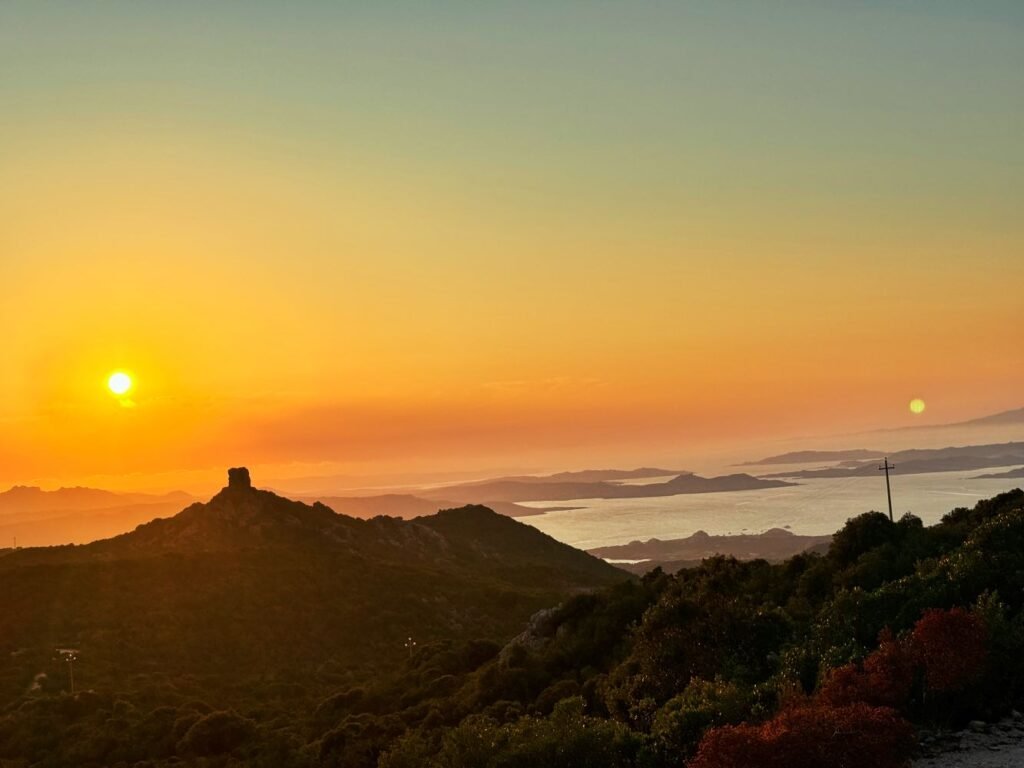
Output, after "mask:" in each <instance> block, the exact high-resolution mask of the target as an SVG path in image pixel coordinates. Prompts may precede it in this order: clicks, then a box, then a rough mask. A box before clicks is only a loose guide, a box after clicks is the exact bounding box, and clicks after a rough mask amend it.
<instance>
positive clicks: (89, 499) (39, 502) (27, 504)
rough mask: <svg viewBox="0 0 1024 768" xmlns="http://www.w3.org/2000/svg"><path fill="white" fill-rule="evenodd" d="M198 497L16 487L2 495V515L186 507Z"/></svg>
mask: <svg viewBox="0 0 1024 768" xmlns="http://www.w3.org/2000/svg"><path fill="white" fill-rule="evenodd" d="M194 500H195V499H194V497H193V496H190V495H189V494H187V493H183V492H181V491H175V492H173V493H165V494H159V495H157V494H150V493H114V492H113V491H102V490H99V489H96V488H58V489H57V490H55V491H44V490H43V489H41V488H37V487H35V486H28V485H16V486H14V487H13V488H11V489H10V490H9V491H3V492H2V493H0V515H4V514H7V513H12V512H16V513H35V512H49V511H59V512H84V511H86V510H90V509H110V508H112V507H117V506H128V505H131V504H177V505H178V506H179V508H180V506H181V505H182V504H188V503H190V502H191V501H194Z"/></svg>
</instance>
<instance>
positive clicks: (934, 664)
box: [910, 608, 988, 692]
mask: <svg viewBox="0 0 1024 768" xmlns="http://www.w3.org/2000/svg"><path fill="white" fill-rule="evenodd" d="M910 644H911V647H912V648H913V651H914V655H915V656H916V658H917V659H918V662H919V663H920V665H921V666H922V668H923V669H924V680H925V684H926V685H927V687H928V689H929V690H932V691H939V692H952V691H958V690H961V689H963V688H964V687H966V686H967V685H969V684H970V683H972V682H973V681H975V680H977V679H978V678H979V677H980V676H981V674H982V672H983V671H984V669H985V660H986V658H987V656H988V631H987V630H986V628H985V622H984V621H983V620H982V619H981V617H980V616H978V615H977V614H976V613H971V612H970V611H965V610H964V609H963V608H953V609H951V610H949V611H942V610H930V611H925V613H924V615H923V616H922V617H921V619H920V620H919V621H918V622H917V623H916V624H915V625H914V631H913V632H912V633H911V635H910Z"/></svg>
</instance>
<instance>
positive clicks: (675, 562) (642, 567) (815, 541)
mask: <svg viewBox="0 0 1024 768" xmlns="http://www.w3.org/2000/svg"><path fill="white" fill-rule="evenodd" d="M831 543H832V535H831V534H830V535H828V536H798V535H797V534H794V533H791V532H790V531H787V530H785V529H783V528H771V529H769V530H767V531H765V532H764V533H756V534H739V535H730V536H711V535H709V534H708V533H706V532H704V531H697V532H696V533H694V534H693V535H691V536H687V537H685V538H681V539H668V540H662V539H648V540H647V541H633V542H630V543H629V544H621V545H617V546H611V547H597V548H596V549H591V550H588V551H589V552H590V554H592V555H596V556H598V557H602V558H607V559H609V560H613V561H615V560H639V561H641V562H637V563H629V562H621V563H616V564H617V565H619V567H620V568H625V569H627V570H629V571H632V572H633V573H637V574H644V573H647V572H648V571H650V570H651V569H653V568H656V567H660V568H661V569H662V570H664V571H666V572H668V573H675V572H676V571H678V570H679V569H680V568H689V567H692V566H695V565H699V564H700V562H701V561H702V560H704V559H705V558H708V557H714V556H715V555H726V556H728V557H735V558H737V559H738V560H758V559H764V560H768V561H770V562H778V561H781V560H785V559H787V558H790V557H792V556H793V555H798V554H800V553H801V552H807V551H814V552H825V551H827V550H828V546H829V544H831Z"/></svg>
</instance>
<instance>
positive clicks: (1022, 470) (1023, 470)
mask: <svg viewBox="0 0 1024 768" xmlns="http://www.w3.org/2000/svg"><path fill="white" fill-rule="evenodd" d="M1018 477H1024V467H1017V468H1016V469H1011V470H1007V471H1006V472H995V473H993V474H990V475H978V476H977V477H975V478H974V479H975V480H1003V479H1015V478H1018Z"/></svg>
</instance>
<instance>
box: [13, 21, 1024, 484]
mask: <svg viewBox="0 0 1024 768" xmlns="http://www.w3.org/2000/svg"><path fill="white" fill-rule="evenodd" d="M936 5H937V6H942V8H943V9H944V11H945V12H944V13H935V14H934V15H932V14H929V13H927V12H925V13H923V15H922V16H914V14H912V13H908V12H906V11H902V12H898V13H897V12H895V11H893V12H892V13H893V14H894V15H893V17H892V18H884V14H885V13H887V12H886V11H883V10H876V11H873V12H871V13H874V14H877V15H876V16H872V15H871V13H869V12H868V11H865V10H864V9H860V10H858V11H856V12H854V11H851V10H842V9H832V10H831V11H824V10H820V9H819V10H814V11H811V10H807V11H806V13H805V15H804V16H803V17H802V19H801V20H800V22H801V24H803V25H804V26H799V25H798V26H793V25H787V24H784V23H782V21H781V20H778V19H764V20H763V22H764V24H763V25H762V26H761V30H762V32H763V34H762V35H761V37H760V38H759V39H758V41H757V42H750V41H749V40H748V39H747V38H746V37H744V35H743V34H741V33H742V30H743V29H744V28H745V26H744V24H745V23H746V22H745V21H741V20H739V19H731V18H727V17H723V18H717V17H716V14H726V16H728V12H727V11H722V10H709V11H708V13H707V14H706V15H704V16H700V17H699V18H681V17H680V18H676V17H674V16H671V14H672V13H674V12H670V11H668V10H666V9H662V10H660V11H659V12H658V13H654V11H650V12H649V13H641V14H638V15H637V16H636V17H634V18H632V20H631V23H630V24H629V25H628V26H626V27H623V26H622V25H621V24H620V23H619V22H620V21H621V20H617V19H616V18H615V17H614V13H613V12H611V11H609V12H608V15H606V16H600V17H597V16H595V17H594V18H590V17H588V16H586V15H585V14H584V15H583V16H581V17H579V18H577V20H576V21H577V22H578V23H577V24H576V25H575V26H573V27H565V26H563V27H561V28H559V27H558V26H557V25H556V26H555V27H552V25H551V23H550V22H551V19H550V18H547V15H548V14H550V13H552V12H551V11H543V10H540V9H539V8H535V9H533V10H529V11H528V10H522V11H521V12H520V11H517V12H515V13H517V14H518V13H521V16H517V18H516V22H517V23H516V24H514V25H512V26H511V27H510V26H509V24H508V22H509V19H507V18H504V17H502V16H501V12H499V11H496V10H494V11H487V10H476V11H472V12H469V11H458V10H456V9H454V8H452V9H450V13H448V14H446V15H443V17H442V18H439V19H438V20H436V24H434V25H426V26H424V25H421V24H419V23H418V20H417V19H416V18H415V12H414V11H412V10H411V9H409V10H407V11H406V12H403V13H405V14H406V15H405V16H403V15H402V13H398V12H395V14H394V15H392V16H386V15H385V17H381V18H377V17H375V16H374V13H373V12H371V11H365V10H364V11H360V12H358V14H357V15H358V16H359V18H358V19H353V18H349V19H333V21H335V22H338V26H336V27H328V26H325V25H324V24H321V23H320V22H323V21H324V19H319V18H317V17H316V14H317V13H333V12H334V11H327V10H323V9H318V10H317V11H316V12H315V13H314V10H313V8H312V6H310V7H309V8H305V6H303V8H304V9H305V12H304V13H303V14H299V15H298V16H297V17H296V18H289V19H288V20H281V19H274V18H266V17H262V16H254V17H252V18H248V19H246V25H245V26H244V28H239V27H238V25H237V24H236V22H238V21H239V19H233V18H231V17H230V15H228V16H225V17H223V18H221V17H214V18H212V19H208V18H205V17H204V18H203V24H204V25H208V24H213V25H214V31H216V30H218V29H219V30H220V31H221V32H222V33H223V35H222V36H221V37H216V35H214V36H213V37H209V38H208V37H207V36H206V35H207V32H204V31H203V30H204V29H206V27H205V26H203V25H201V24H199V19H198V18H197V17H198V16H199V14H198V9H197V8H194V7H192V6H190V5H188V4H182V6H180V9H179V10H168V9H164V10H161V11H159V13H160V14H167V15H168V17H167V18H161V19H159V20H157V19H150V18H146V17H145V16H144V15H143V16H140V15H138V14H139V13H140V12H139V11H134V10H131V6H116V5H112V6H111V7H109V8H105V9H104V10H103V11H102V12H97V13H96V14H95V17H93V16H90V17H89V18H88V19H86V18H69V17H67V16H66V15H64V16H62V15H60V14H57V13H54V12H51V11H47V10H45V9H40V8H38V7H33V4H24V5H23V4H17V3H15V4H12V5H11V6H5V8H4V9H3V11H0V14H3V16H2V17H0V30H16V33H15V32H11V31H8V32H0V50H3V51H4V53H3V59H2V60H0V71H3V72H4V73H5V74H4V75H2V76H0V97H3V101H4V103H5V104H8V105H9V108H8V107H5V113H6V114H7V116H8V117H7V118H5V120H4V121H3V123H2V124H0V169H2V172H3V180H4V183H3V184H2V185H0V290H2V292H3V293H2V301H0V328H3V329H4V334H3V364H2V367H0V484H3V483H12V482H24V481H32V480H38V481H44V482H47V483H71V482H80V481H86V480H95V479H102V480H103V481H104V482H105V483H106V484H107V485H110V486H114V485H117V484H118V483H119V482H120V483H121V484H122V485H125V486H127V485H132V486H153V487H167V486H172V485H177V484H181V483H187V482H189V481H190V480H191V479H192V478H194V477H204V478H205V477H206V473H208V472H212V471H213V470H214V468H216V471H217V477H218V478H219V474H220V468H221V467H223V466H224V465H226V464H234V463H243V462H245V463H249V464H252V465H260V466H266V467H267V471H268V472H270V473H272V474H274V475H275V476H279V477H280V476H290V475H301V474H310V473H312V472H313V471H314V470H315V471H347V470H352V471H358V472H374V471H380V472H384V471H394V470H396V469H397V468H399V467H420V468H428V469H443V468H446V469H459V470H461V469H466V470H473V469H476V468H480V469H487V468H493V467H511V466H515V467H528V468H536V469H544V468H551V469H561V468H566V467H573V466H582V465H584V464H588V463H594V462H597V463H608V462H610V461H622V462H628V463H645V462H647V461H650V460H653V459H656V458H661V459H665V458H670V457H673V456H679V457H680V458H681V459H683V458H686V457H692V456H695V455H699V453H700V451H701V446H702V445H707V444H713V443H714V444H720V443H722V442H728V441H733V442H736V443H738V442H740V441H742V440H745V439H752V438H763V437H768V436H772V435H780V434H785V435H790V434H827V433H835V432H842V431H853V430H857V429H866V428H872V427H883V426H900V425H905V424H907V423H911V419H912V418H914V417H911V416H910V414H909V413H908V412H907V409H906V404H907V402H908V401H909V399H910V398H911V397H915V396H921V397H923V398H925V400H926V401H927V402H928V406H929V407H928V410H927V411H926V413H925V414H924V415H923V416H921V417H917V419H918V421H919V422H922V423H928V422H935V423H938V422H946V421H954V420H957V419H961V418H968V417H971V416H976V415H982V414H984V413H988V412H992V411H997V410H1001V409H1007V408H1012V407H1020V406H1021V405H1024V398H1022V397H1021V393H1022V392H1024V355H1022V354H1021V350H1022V349H1024V330H1022V329H1024V301H1021V299H1020V291H1019V290H1018V288H1017V287H1018V286H1019V285H1020V284H1021V281H1022V279H1024V258H1022V254H1024V224H1022V222H1024V216H1022V215H1021V213H1022V212H1021V210H1020V201H1021V200H1022V199H1024V162H1022V160H1024V157H1022V155H1021V145H1020V142H1019V136H1020V135H1021V129H1022V128H1024V120H1022V115H1024V108H1022V104H1021V101H1020V99H1019V97H1016V96H1014V97H1013V98H1007V94H1019V93H1020V88H1019V86H1020V82H1019V80H1020V74H1019V73H1020V72H1021V71H1024V66H1022V65H1024V61H1022V54H1021V49H1020V46H1019V38H1018V37H1017V36H1016V35H1015V34H1014V30H1015V29H1018V27H1017V24H1018V22H1019V19H1018V18H1017V17H1016V14H1015V13H1014V12H1012V11H1007V13H1008V14H1011V16H1012V18H1011V19H1010V20H1009V21H1010V22H1011V23H1009V26H1007V24H1006V23H1003V22H1006V21H1007V20H1006V19H998V18H995V19H993V18H986V17H985V16H984V14H977V15H972V14H971V13H968V12H966V11H964V12H960V11H958V10H955V6H954V5H950V6H949V7H947V6H946V5H945V4H943V3H937V4H936ZM709 8H711V9H713V8H714V6H713V5H709ZM65 10H67V9H65ZM115 10H116V11H117V13H118V14H119V15H118V16H117V19H116V23H114V22H115V19H111V18H106V19H104V18H98V17H99V16H102V15H103V14H111V13H114V12H115ZM151 12H152V13H157V12H156V11H151ZM222 13H225V14H227V13H228V12H227V11H223V12H222ZM267 13H269V11H268V12H267ZM338 13H340V11H338ZM353 13H355V12H353ZM507 13H513V12H512V11H507ZM787 13H789V12H787ZM193 14H194V15H193ZM490 14H493V15H494V17H493V18H492V17H491V15H490ZM659 14H661V15H659ZM665 14H669V15H667V16H666V15H665ZM847 14H852V16H847ZM5 21H8V22H12V23H11V24H5V23H4V22H5ZM158 21H159V23H157V22H158ZM342 21H345V22H347V23H348V24H347V26H346V25H345V24H342V23H341V22H342ZM13 22H17V23H16V24H14V23H13ZM218 25H222V26H218ZM353 25H354V28H356V29H357V31H361V32H362V33H365V35H369V37H366V36H365V35H364V36H363V37H359V38H358V39H357V38H353V39H352V40H351V41H348V42H349V43H351V44H350V45H348V46H347V47H346V45H344V43H345V42H346V41H345V40H341V39H339V38H338V37H337V36H338V35H343V33H342V32H341V31H339V30H342V29H345V30H350V31H351V28H353ZM805 27H806V28H805ZM880 28H884V30H885V31H884V32H879V29H880ZM325 29H331V30H334V31H333V32H331V33H330V34H329V33H328V32H325V31H324V30H325ZM371 33H373V34H377V35H380V36H383V38H382V39H389V40H392V42H394V41H395V40H401V42H402V44H403V46H404V48H402V50H404V51H405V52H406V54H407V55H406V56H404V57H403V56H396V57H390V58H388V59H386V60H384V59H381V58H380V53H379V49H378V48H376V47H374V46H373V45H370V44H369V42H367V41H368V40H370V39H377V38H374V37H373V36H372V34H371ZM344 34H348V32H346V33H344ZM352 34H356V33H355V32H352ZM331 35H334V37H331ZM708 35H711V36H712V37H713V38H714V40H715V41H716V42H717V43H718V45H717V46H716V45H712V44H711V43H705V42H704V41H705V39H706V38H707V36H708ZM214 38H216V39H215V41H216V45H215V44H213V42H214ZM453 40H454V41H457V42H456V43H453V42H452V41H453ZM512 40H515V41H517V43H516V44H513V42H512ZM745 40H746V41H747V42H744V41H745ZM256 41H258V44H257V42H256ZM488 41H491V42H493V43H494V45H493V47H489V45H488ZM595 41H596V42H595ZM615 46H620V47H621V50H620V51H619V53H620V54H621V55H616V56H614V57H612V56H611V55H610V51H612V50H619V49H618V48H615ZM57 51H60V55H59V56H58V55H55V53H56V52H57ZM722 51H734V52H735V53H732V54H730V55H729V56H728V57H727V58H725V59H723V58H722V56H723V54H722ZM908 57H909V58H908ZM865 58H867V59H870V60H871V64H870V65H867V66H865V65H864V62H865ZM474 64H478V65H479V66H473V65H474ZM765 67H767V69H765ZM964 67H966V68H967V71H966V72H965V71H964ZM340 71H345V72H346V73H349V76H346V77H339V76H338V74H337V73H338V72H340ZM765 72H771V73H772V77H771V78H770V79H765V78H766V75H765ZM659 73H660V74H661V75H664V76H660V75H659ZM688 73H689V74H688ZM766 89H767V91H766ZM769 96H770V99H769V98H768V97H769ZM117 369H125V370H129V371H131V372H132V373H133V374H134V376H135V379H136V383H137V387H136V390H135V392H133V394H132V401H133V404H134V407H132V408H126V407H122V404H120V403H119V402H118V401H117V400H116V399H115V398H113V397H112V396H111V395H110V393H109V392H107V391H106V389H105V386H104V384H105V381H106V378H107V376H109V374H110V373H111V372H112V371H113V370H117ZM915 423H916V422H915ZM125 473H131V474H130V477H127V478H121V479H120V480H119V479H118V477H117V476H120V475H123V474H125Z"/></svg>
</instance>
